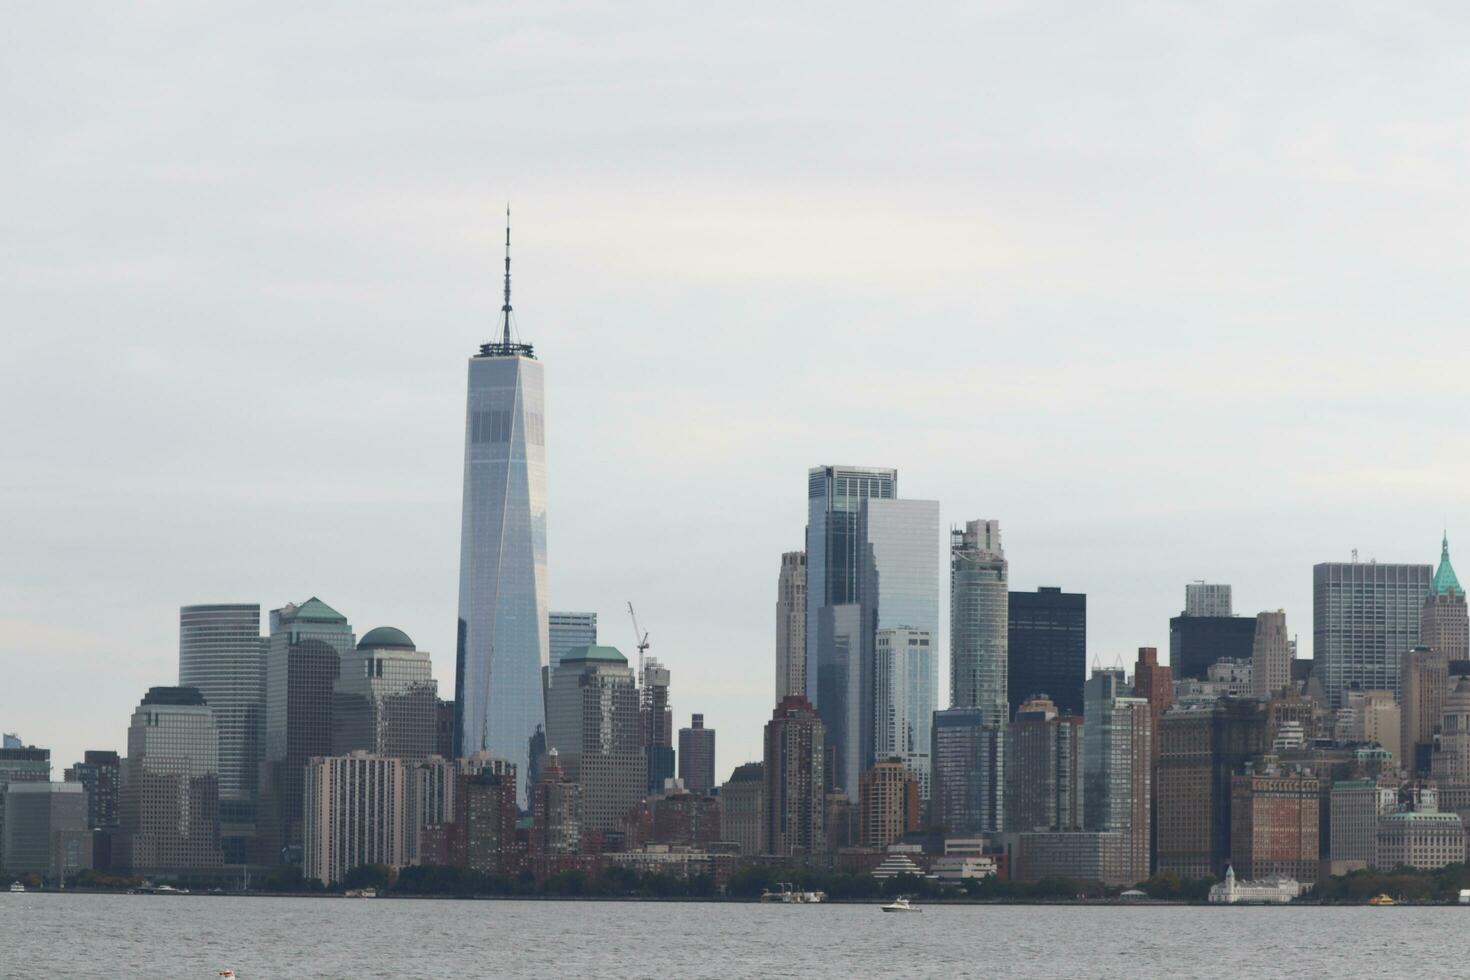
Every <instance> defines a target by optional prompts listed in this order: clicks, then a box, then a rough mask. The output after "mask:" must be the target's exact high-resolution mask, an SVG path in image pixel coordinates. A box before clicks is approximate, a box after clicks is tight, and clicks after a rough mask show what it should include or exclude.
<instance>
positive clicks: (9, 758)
mask: <svg viewBox="0 0 1470 980" xmlns="http://www.w3.org/2000/svg"><path fill="white" fill-rule="evenodd" d="M50 780H51V750H50V749H41V748H37V747H36V746H34V745H23V744H21V740H20V739H19V738H18V737H16V736H15V735H12V734H9V733H7V734H6V735H5V743H4V747H3V748H0V840H4V837H5V806H4V800H5V789H6V787H8V786H9V785H10V784H11V783H24V782H39V783H45V782H49V781H50Z"/></svg>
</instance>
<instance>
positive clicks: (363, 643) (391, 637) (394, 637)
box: [357, 626, 414, 650]
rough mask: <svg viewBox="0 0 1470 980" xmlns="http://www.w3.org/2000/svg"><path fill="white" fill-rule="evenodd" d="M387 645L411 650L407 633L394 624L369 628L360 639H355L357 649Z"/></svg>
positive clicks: (369, 648) (396, 648)
mask: <svg viewBox="0 0 1470 980" xmlns="http://www.w3.org/2000/svg"><path fill="white" fill-rule="evenodd" d="M382 647H389V648H392V649H395V650H412V649H413V648H414V646H413V641H412V640H410V639H409V638H408V634H407V633H405V632H403V630H401V629H398V628H397V627H394V626H379V627H377V628H376V629H370V630H368V631H367V632H366V633H364V634H363V636H362V639H360V640H358V641H357V648H358V649H359V650H371V649H374V648H382Z"/></svg>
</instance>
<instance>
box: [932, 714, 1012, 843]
mask: <svg viewBox="0 0 1470 980" xmlns="http://www.w3.org/2000/svg"><path fill="white" fill-rule="evenodd" d="M992 717H993V712H986V711H984V710H982V709H980V708H949V709H946V710H944V711H936V712H934V732H933V735H932V738H931V747H930V752H931V759H932V763H931V775H930V787H929V793H930V797H929V800H930V802H929V822H930V824H931V825H933V826H935V827H943V828H944V829H945V830H946V831H947V832H948V833H950V834H990V833H999V832H1001V831H1002V830H1004V829H1005V826H1004V824H1005V819H1006V817H1005V790H1006V785H1005V783H1006V777H1005V762H1006V760H1005V758H1004V753H1005V751H1006V745H1005V736H1004V735H1002V734H1001V730H1000V728H999V726H997V725H995V724H993V723H992V721H991V719H992Z"/></svg>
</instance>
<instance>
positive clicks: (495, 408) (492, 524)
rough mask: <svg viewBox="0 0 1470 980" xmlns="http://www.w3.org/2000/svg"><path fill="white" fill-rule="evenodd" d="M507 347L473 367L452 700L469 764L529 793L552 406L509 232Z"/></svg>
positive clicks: (538, 701) (537, 721)
mask: <svg viewBox="0 0 1470 980" xmlns="http://www.w3.org/2000/svg"><path fill="white" fill-rule="evenodd" d="M505 243H506V244H505V302H504V305H503V306H502V307H501V316H502V320H501V335H500V340H499V341H496V342H492V343H488V344H483V345H481V347H480V352H479V353H478V354H476V355H475V356H474V357H472V358H470V363H469V395H468V399H467V406H466V411H465V439H464V509H463V518H462V524H461V531H460V556H459V631H458V636H459V640H458V648H457V650H456V651H455V685H454V691H455V693H454V703H455V710H456V712H458V716H457V718H456V725H455V728H456V733H457V739H458V746H459V753H458V754H459V755H462V756H467V755H470V754H471V753H474V752H478V751H485V752H489V753H491V754H492V755H494V756H496V757H497V758H502V759H507V760H509V761H510V762H512V763H514V764H515V766H516V771H517V772H518V773H519V774H520V775H519V779H520V796H521V798H522V799H523V800H524V799H526V797H527V785H528V780H529V779H530V778H531V765H530V762H531V740H532V738H533V737H535V735H536V733H537V731H538V729H541V728H542V727H543V726H544V725H545V716H544V715H545V707H544V704H545V702H544V701H543V698H542V694H543V691H542V686H543V680H542V676H541V671H542V668H543V667H544V666H547V665H548V664H549V663H550V656H551V654H550V642H551V639H550V635H549V629H550V626H549V623H548V621H547V613H548V611H549V610H548V609H547V604H546V602H547V600H546V588H547V582H546V415H545V412H546V409H545V404H544V394H543V389H544V379H543V375H542V368H541V362H540V361H538V360H536V356H535V353H534V351H533V349H532V347H531V345H530V344H526V343H519V342H516V341H515V340H513V338H512V336H511V326H512V324H511V305H510V229H509V228H508V227H507V229H506V233H505Z"/></svg>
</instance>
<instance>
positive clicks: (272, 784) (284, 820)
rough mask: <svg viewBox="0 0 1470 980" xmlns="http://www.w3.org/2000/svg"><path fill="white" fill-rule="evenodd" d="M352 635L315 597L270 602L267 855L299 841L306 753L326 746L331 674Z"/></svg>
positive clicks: (273, 856)
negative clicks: (273, 606)
mask: <svg viewBox="0 0 1470 980" xmlns="http://www.w3.org/2000/svg"><path fill="white" fill-rule="evenodd" d="M355 639H356V637H355V636H354V635H353V633H352V626H351V625H350V624H348V622H347V618H346V617H345V616H343V615H342V614H341V613H339V612H337V610H335V609H333V608H332V607H331V606H329V605H327V604H326V603H325V602H322V601H321V600H320V599H317V598H315V597H313V598H311V599H308V600H307V601H306V602H303V603H301V604H300V605H297V604H295V603H289V604H287V605H285V606H283V607H281V608H280V609H272V610H271V616H270V644H269V650H268V652H267V654H266V668H265V672H266V676H265V737H264V742H265V747H264V753H263V756H262V762H263V764H262V767H261V773H260V792H261V805H260V814H259V817H260V820H259V830H258V833H257V837H258V840H259V843H260V846H261V847H262V849H263V850H264V851H265V852H266V853H263V854H262V855H261V857H262V859H264V860H267V861H269V862H271V863H275V862H276V861H277V860H279V849H281V848H285V847H295V846H299V845H300V844H301V840H302V837H301V834H302V825H301V819H302V809H301V807H302V786H303V779H304V778H305V777H304V776H303V773H304V772H305V768H306V762H307V760H308V759H310V758H311V757H312V756H315V755H331V754H332V747H333V746H332V734H333V733H332V728H333V718H332V708H333V703H334V700H335V697H334V695H335V691H336V686H337V678H338V675H339V673H340V671H341V665H342V660H343V658H344V657H346V656H349V655H350V654H351V653H352V648H353V646H354V641H355Z"/></svg>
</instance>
